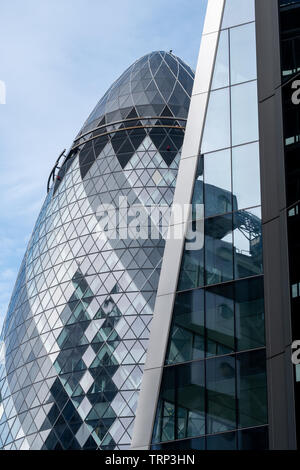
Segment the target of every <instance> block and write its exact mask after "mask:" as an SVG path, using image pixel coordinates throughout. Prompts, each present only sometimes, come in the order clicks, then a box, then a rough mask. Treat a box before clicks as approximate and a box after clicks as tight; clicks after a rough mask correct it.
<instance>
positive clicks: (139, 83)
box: [79, 51, 194, 135]
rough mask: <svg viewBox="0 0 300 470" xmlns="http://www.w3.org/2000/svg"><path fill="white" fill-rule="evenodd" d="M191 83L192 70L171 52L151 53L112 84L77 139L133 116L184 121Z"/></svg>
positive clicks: (192, 77)
mask: <svg viewBox="0 0 300 470" xmlns="http://www.w3.org/2000/svg"><path fill="white" fill-rule="evenodd" d="M193 81H194V72H193V71H192V69H191V68H190V67H189V66H188V65H187V64H185V63H184V62H183V61H182V60H181V59H179V58H178V57H176V56H175V55H173V54H172V53H171V52H163V51H155V52H151V53H150V54H147V55H145V56H143V57H142V58H140V59H138V60H137V61H136V62H134V64H132V65H131V66H130V67H129V68H128V69H127V70H125V72H124V73H123V74H122V75H121V76H120V77H119V78H118V79H117V80H116V81H115V82H114V83H113V84H112V86H111V87H110V88H109V89H108V91H107V92H106V93H105V95H104V96H103V97H102V98H101V100H100V101H99V102H98V104H97V105H96V107H95V108H94V110H93V111H92V113H91V114H90V116H89V117H88V119H87V120H86V122H85V124H84V126H83V128H82V129H81V131H80V133H79V135H80V134H84V133H85V132H88V131H90V130H92V129H94V128H96V127H98V126H100V125H104V124H108V123H111V122H115V121H120V120H123V119H126V118H127V117H130V116H131V115H132V113H134V115H135V116H136V115H138V116H139V117H156V116H164V115H165V116H170V115H172V116H174V117H177V118H186V117H187V113H188V109H189V104H190V97H191V93H192V87H193Z"/></svg>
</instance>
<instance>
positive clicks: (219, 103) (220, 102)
mask: <svg viewBox="0 0 300 470" xmlns="http://www.w3.org/2000/svg"><path fill="white" fill-rule="evenodd" d="M226 147H230V106H229V89H228V88H224V89H221V90H217V91H212V92H211V93H210V97H209V103H208V109H207V115H206V121H205V128H204V134H203V139H202V147H201V153H207V152H213V151H215V150H219V149H223V148H226Z"/></svg>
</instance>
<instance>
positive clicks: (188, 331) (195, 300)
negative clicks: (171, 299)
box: [166, 290, 204, 364]
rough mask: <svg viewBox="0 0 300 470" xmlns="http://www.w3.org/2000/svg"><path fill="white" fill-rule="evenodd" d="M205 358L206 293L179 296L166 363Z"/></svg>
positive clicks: (174, 311) (198, 292)
mask: <svg viewBox="0 0 300 470" xmlns="http://www.w3.org/2000/svg"><path fill="white" fill-rule="evenodd" d="M203 357H204V291H203V290H194V291H190V292H182V293H179V294H177V296H176V299H175V304H174V310H173V323H172V326H171V332H170V343H169V347H168V353H167V357H166V363H167V364H171V363H175V362H186V361H191V360H193V359H201V358H203Z"/></svg>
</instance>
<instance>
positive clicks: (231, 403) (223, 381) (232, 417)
mask: <svg viewBox="0 0 300 470" xmlns="http://www.w3.org/2000/svg"><path fill="white" fill-rule="evenodd" d="M206 393H207V425H206V427H207V434H213V433H217V432H222V431H227V430H230V429H234V428H236V399H235V360H234V357H230V356H229V357H220V358H217V359H209V360H208V361H207V363H206Z"/></svg>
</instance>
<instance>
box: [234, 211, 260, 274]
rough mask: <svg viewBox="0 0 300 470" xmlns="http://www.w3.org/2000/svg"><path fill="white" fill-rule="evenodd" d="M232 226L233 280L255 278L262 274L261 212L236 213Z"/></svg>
mask: <svg viewBox="0 0 300 470" xmlns="http://www.w3.org/2000/svg"><path fill="white" fill-rule="evenodd" d="M233 225H234V265H235V278H236V279H240V278H243V277H250V276H255V275H258V274H262V272H263V260H262V228H261V211H260V209H259V208H258V209H252V210H249V211H240V212H236V213H235V214H234V216H233Z"/></svg>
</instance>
